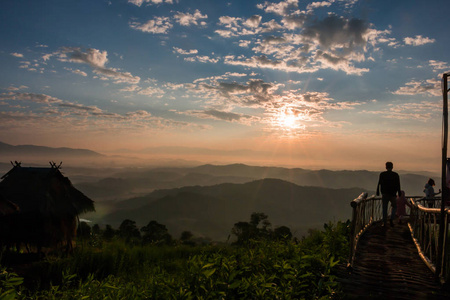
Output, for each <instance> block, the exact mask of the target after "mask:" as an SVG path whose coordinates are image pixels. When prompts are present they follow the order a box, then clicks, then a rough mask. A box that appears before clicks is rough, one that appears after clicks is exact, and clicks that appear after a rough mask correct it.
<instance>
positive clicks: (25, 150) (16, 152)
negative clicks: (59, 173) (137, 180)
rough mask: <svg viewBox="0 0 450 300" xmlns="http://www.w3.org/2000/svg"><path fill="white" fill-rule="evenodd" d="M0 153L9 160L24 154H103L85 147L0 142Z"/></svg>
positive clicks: (79, 155)
mask: <svg viewBox="0 0 450 300" xmlns="http://www.w3.org/2000/svg"><path fill="white" fill-rule="evenodd" d="M0 155H1V156H2V157H5V156H10V159H11V160H18V159H21V157H23V156H26V157H30V156H52V157H55V159H57V158H58V157H61V156H63V157H67V156H78V157H103V156H104V155H102V154H100V153H97V152H95V151H92V150H87V149H73V148H65V147H63V148H52V147H45V146H35V145H17V146H13V145H10V144H6V143H3V142H0Z"/></svg>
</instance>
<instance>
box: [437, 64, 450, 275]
mask: <svg viewBox="0 0 450 300" xmlns="http://www.w3.org/2000/svg"><path fill="white" fill-rule="evenodd" d="M448 75H449V74H448V73H444V74H443V75H442V85H443V86H442V97H443V124H442V175H441V189H442V201H441V216H440V220H439V240H438V257H437V261H436V274H435V275H436V278H437V279H440V278H441V271H442V258H443V251H444V249H443V246H444V234H445V231H444V229H445V200H446V199H447V198H448V190H447V175H446V174H447V140H448V94H447V93H448V86H447V77H448Z"/></svg>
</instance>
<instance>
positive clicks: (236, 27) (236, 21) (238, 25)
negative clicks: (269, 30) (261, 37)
mask: <svg viewBox="0 0 450 300" xmlns="http://www.w3.org/2000/svg"><path fill="white" fill-rule="evenodd" d="M261 19H262V17H261V16H258V15H254V16H252V17H250V18H248V19H243V18H235V17H230V16H221V17H220V18H219V25H222V26H224V27H225V28H226V29H217V30H216V31H215V33H217V34H219V35H220V36H222V37H225V38H230V37H235V36H244V35H255V34H258V33H260V32H261V31H262V28H260V27H259V24H260V22H261Z"/></svg>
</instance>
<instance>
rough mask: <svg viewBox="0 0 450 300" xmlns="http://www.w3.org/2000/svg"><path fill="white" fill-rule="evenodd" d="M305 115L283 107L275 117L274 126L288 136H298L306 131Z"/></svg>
mask: <svg viewBox="0 0 450 300" xmlns="http://www.w3.org/2000/svg"><path fill="white" fill-rule="evenodd" d="M302 121H304V118H303V115H302V114H300V113H298V112H296V111H295V110H294V109H293V108H292V107H283V108H282V109H280V111H279V112H278V113H277V114H275V115H274V116H273V119H272V126H273V127H275V128H277V129H279V130H281V131H283V132H284V133H285V134H288V135H295V134H298V133H299V131H303V130H304V129H305V125H304V124H303V122H302Z"/></svg>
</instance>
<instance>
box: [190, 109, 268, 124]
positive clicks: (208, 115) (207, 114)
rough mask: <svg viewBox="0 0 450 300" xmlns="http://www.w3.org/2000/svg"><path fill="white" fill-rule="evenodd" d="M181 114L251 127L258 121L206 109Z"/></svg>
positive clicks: (256, 118)
mask: <svg viewBox="0 0 450 300" xmlns="http://www.w3.org/2000/svg"><path fill="white" fill-rule="evenodd" d="M182 114H185V115H190V116H194V117H196V118H200V119H213V120H220V121H227V122H236V123H240V124H245V125H249V126H250V125H251V124H252V123H254V122H256V121H258V120H259V118H258V117H255V116H251V115H245V114H239V113H233V112H228V111H220V110H216V109H208V110H189V111H186V112H183V113H182Z"/></svg>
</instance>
